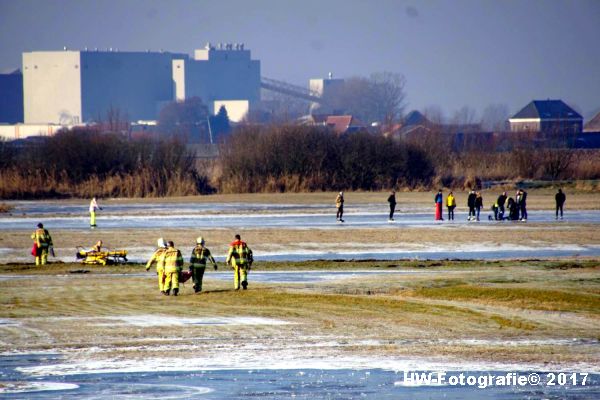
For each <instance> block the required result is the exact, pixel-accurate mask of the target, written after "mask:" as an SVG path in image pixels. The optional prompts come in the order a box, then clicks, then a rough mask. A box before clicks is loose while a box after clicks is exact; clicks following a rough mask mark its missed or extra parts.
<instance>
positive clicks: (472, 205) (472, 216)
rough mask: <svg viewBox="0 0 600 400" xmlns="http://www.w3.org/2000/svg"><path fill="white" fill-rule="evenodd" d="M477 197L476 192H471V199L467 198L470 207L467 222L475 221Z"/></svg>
mask: <svg viewBox="0 0 600 400" xmlns="http://www.w3.org/2000/svg"><path fill="white" fill-rule="evenodd" d="M476 197H477V196H476V195H475V191H474V190H471V192H470V193H469V197H467V206H468V207H469V217H468V218H467V221H472V220H474V219H475V198H476Z"/></svg>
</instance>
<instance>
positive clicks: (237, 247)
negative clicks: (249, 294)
mask: <svg viewBox="0 0 600 400" xmlns="http://www.w3.org/2000/svg"><path fill="white" fill-rule="evenodd" d="M253 261H254V258H253V255H252V250H250V248H249V247H248V245H247V244H246V242H242V238H241V237H240V235H235V240H234V241H233V242H231V244H230V245H229V253H228V254H227V260H225V263H226V264H229V265H231V267H232V268H233V287H234V288H235V290H239V289H240V282H241V285H242V288H243V289H244V290H246V289H248V271H249V270H250V267H251V266H252V262H253Z"/></svg>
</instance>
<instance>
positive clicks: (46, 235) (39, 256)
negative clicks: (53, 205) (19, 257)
mask: <svg viewBox="0 0 600 400" xmlns="http://www.w3.org/2000/svg"><path fill="white" fill-rule="evenodd" d="M31 238H32V239H33V242H34V245H35V248H36V251H35V265H45V264H47V263H48V251H49V249H50V247H51V246H52V236H50V232H48V230H47V229H44V225H43V224H42V223H39V224H37V229H36V230H35V232H33V233H32V234H31Z"/></svg>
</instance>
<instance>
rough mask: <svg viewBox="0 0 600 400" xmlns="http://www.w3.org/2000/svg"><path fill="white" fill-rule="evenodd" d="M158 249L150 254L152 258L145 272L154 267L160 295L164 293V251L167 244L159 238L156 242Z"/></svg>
mask: <svg viewBox="0 0 600 400" xmlns="http://www.w3.org/2000/svg"><path fill="white" fill-rule="evenodd" d="M157 245H158V248H157V249H156V250H155V251H154V254H152V257H150V259H149V260H148V262H147V263H146V271H149V270H150V267H151V266H152V265H156V275H157V277H158V290H160V292H161V293H162V294H164V293H165V290H164V284H165V251H166V250H167V244H166V243H165V239H163V238H159V239H158V241H157Z"/></svg>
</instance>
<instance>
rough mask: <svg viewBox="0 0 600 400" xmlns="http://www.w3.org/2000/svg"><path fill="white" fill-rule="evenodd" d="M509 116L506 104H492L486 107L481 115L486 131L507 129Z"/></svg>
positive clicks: (482, 124) (482, 125)
mask: <svg viewBox="0 0 600 400" xmlns="http://www.w3.org/2000/svg"><path fill="white" fill-rule="evenodd" d="M509 116H510V114H509V111H508V106H507V105H506V104H490V105H488V106H487V107H486V108H484V110H483V113H482V115H481V127H482V128H483V129H484V130H486V131H494V132H503V131H507V130H508V117H509Z"/></svg>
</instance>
